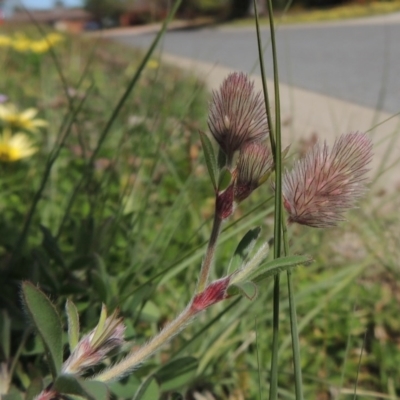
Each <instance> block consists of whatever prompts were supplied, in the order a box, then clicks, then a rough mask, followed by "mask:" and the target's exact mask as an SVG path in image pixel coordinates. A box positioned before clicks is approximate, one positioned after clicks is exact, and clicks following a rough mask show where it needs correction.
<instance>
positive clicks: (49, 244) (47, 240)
mask: <svg viewBox="0 0 400 400" xmlns="http://www.w3.org/2000/svg"><path fill="white" fill-rule="evenodd" d="M40 230H41V231H42V233H43V240H42V246H43V248H44V249H45V250H46V253H47V254H48V256H49V257H50V258H51V259H53V260H54V261H55V262H56V263H57V264H59V265H61V266H62V267H65V262H64V258H63V255H62V252H61V250H60V248H59V247H58V243H57V240H56V239H55V238H54V236H53V235H52V234H51V232H50V230H49V229H47V228H46V227H45V226H43V225H40Z"/></svg>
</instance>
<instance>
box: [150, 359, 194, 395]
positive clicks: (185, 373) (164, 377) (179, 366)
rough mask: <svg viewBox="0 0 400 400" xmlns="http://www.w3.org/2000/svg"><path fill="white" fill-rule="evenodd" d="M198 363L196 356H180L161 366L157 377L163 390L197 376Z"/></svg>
mask: <svg viewBox="0 0 400 400" xmlns="http://www.w3.org/2000/svg"><path fill="white" fill-rule="evenodd" d="M198 365H199V363H198V361H197V359H196V358H194V357H183V358H178V359H177V360H173V361H171V362H169V363H168V364H166V365H164V366H163V367H162V368H160V369H159V370H158V371H157V372H156V373H155V377H156V379H157V381H158V383H159V384H160V386H161V389H162V391H168V390H172V389H176V388H179V387H181V386H183V385H184V384H185V383H187V382H188V381H190V380H191V379H192V378H194V377H195V375H196V371H197V367H198Z"/></svg>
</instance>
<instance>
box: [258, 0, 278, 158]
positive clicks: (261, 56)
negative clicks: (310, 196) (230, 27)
mask: <svg viewBox="0 0 400 400" xmlns="http://www.w3.org/2000/svg"><path fill="white" fill-rule="evenodd" d="M253 4H254V16H255V21H256V34H257V46H258V59H259V61H260V71H261V80H262V86H263V94H264V103H265V111H266V113H267V122H268V128H269V140H270V144H271V151H272V155H273V157H274V162H276V160H275V155H276V151H275V147H276V145H275V133H274V128H273V124H272V118H271V105H270V102H269V96H268V86H267V78H266V75H265V65H264V51H263V48H262V42H261V32H260V21H259V19H258V10H257V0H253Z"/></svg>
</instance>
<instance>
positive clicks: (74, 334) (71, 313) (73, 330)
mask: <svg viewBox="0 0 400 400" xmlns="http://www.w3.org/2000/svg"><path fill="white" fill-rule="evenodd" d="M65 311H66V313H67V319H68V342H69V350H70V352H71V353H72V351H73V350H74V349H75V347H76V345H77V344H78V342H79V314H78V310H77V308H76V306H75V304H74V303H73V302H72V301H71V300H67V302H66V303H65Z"/></svg>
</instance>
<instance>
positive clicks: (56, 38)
mask: <svg viewBox="0 0 400 400" xmlns="http://www.w3.org/2000/svg"><path fill="white" fill-rule="evenodd" d="M63 40H64V37H63V36H62V35H60V34H59V33H56V32H52V33H49V34H48V35H47V36H46V41H47V42H48V43H50V44H51V45H55V44H57V43H59V42H62V41H63Z"/></svg>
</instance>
